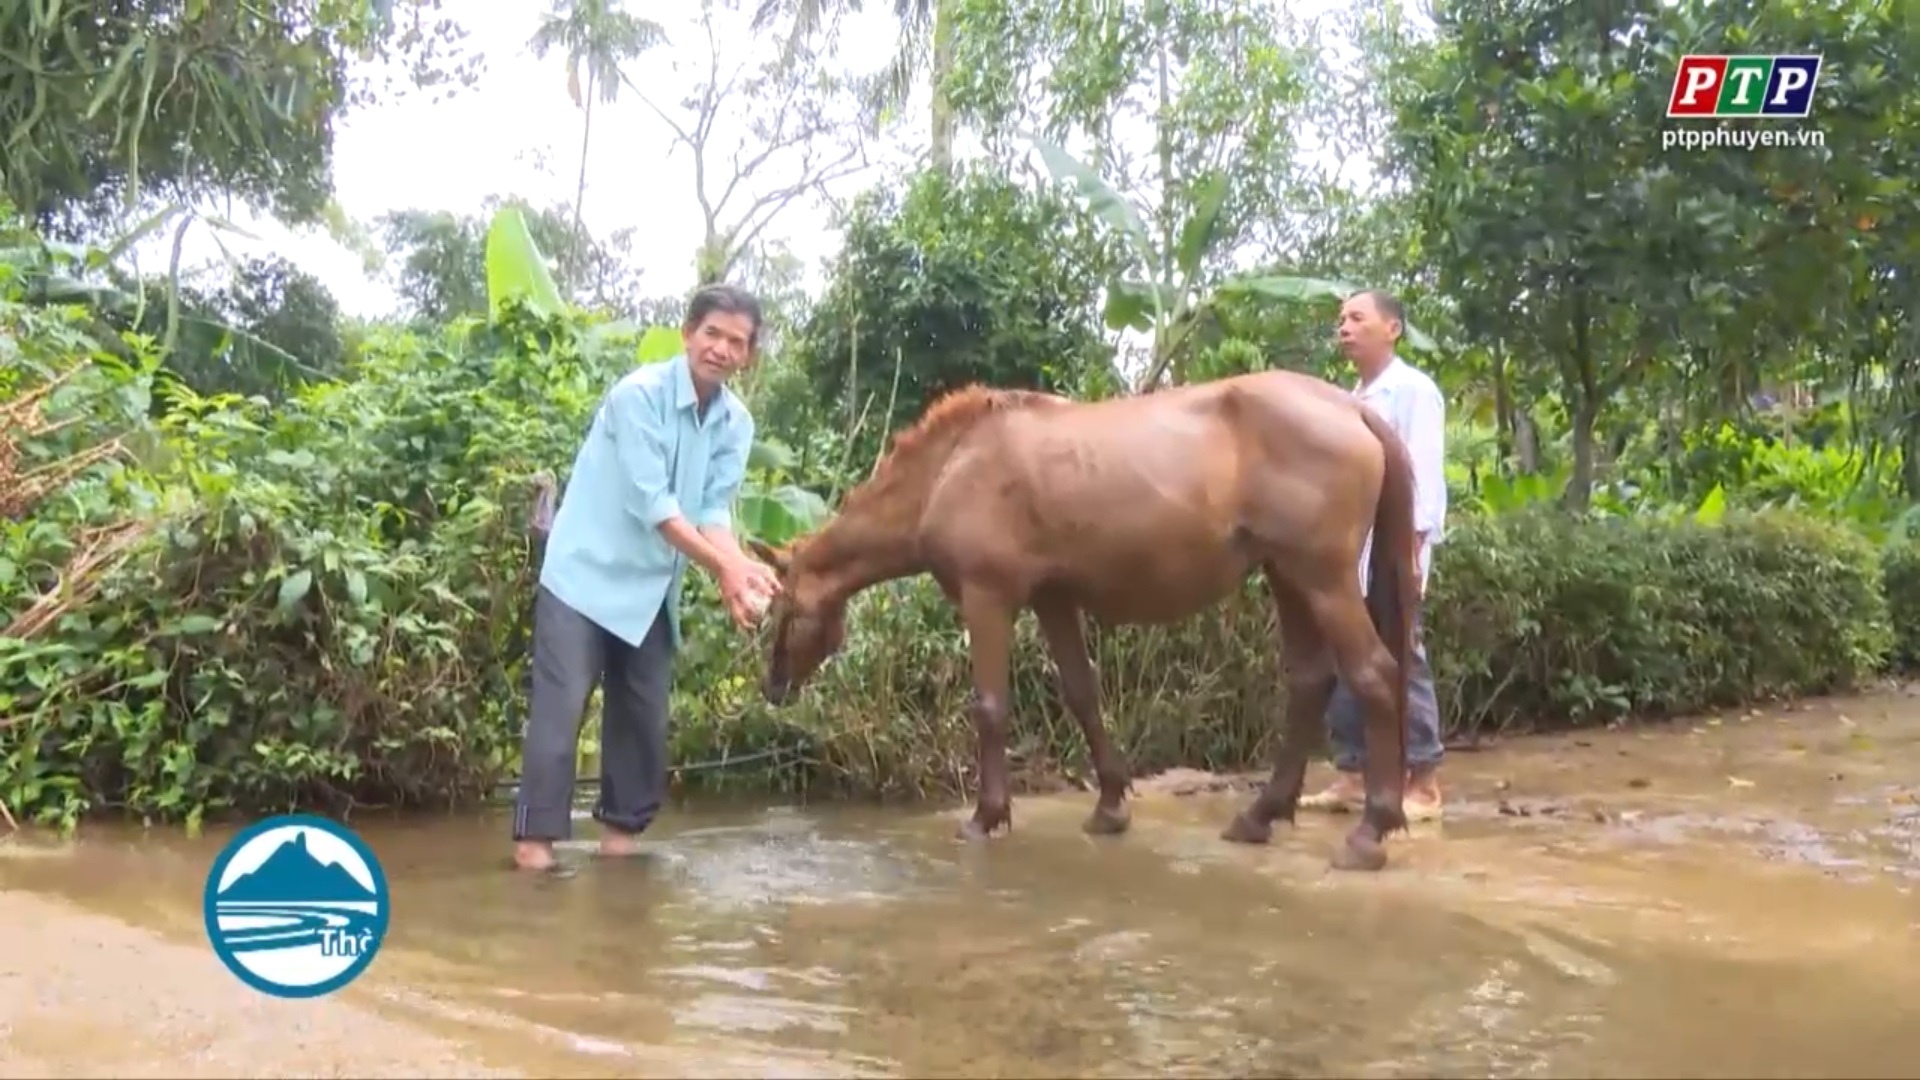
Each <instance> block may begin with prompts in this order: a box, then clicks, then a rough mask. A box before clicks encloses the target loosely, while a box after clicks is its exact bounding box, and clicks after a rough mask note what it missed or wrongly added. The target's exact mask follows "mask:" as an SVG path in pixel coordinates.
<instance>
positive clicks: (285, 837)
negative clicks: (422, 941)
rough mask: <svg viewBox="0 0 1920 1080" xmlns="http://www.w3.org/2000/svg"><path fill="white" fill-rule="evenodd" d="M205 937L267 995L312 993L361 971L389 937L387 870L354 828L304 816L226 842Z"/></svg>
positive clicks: (271, 821)
mask: <svg viewBox="0 0 1920 1080" xmlns="http://www.w3.org/2000/svg"><path fill="white" fill-rule="evenodd" d="M203 906H204V908H205V912H206V923H207V942H208V943H209V944H211V945H212V946H213V954H214V955H215V956H217V957H219V958H220V962H221V963H223V964H225V965H227V970H228V971H231V972H233V973H234V974H235V975H237V976H239V977H240V980H241V981H242V982H244V983H246V984H247V985H248V986H251V987H253V988H254V989H255V990H258V991H260V992H261V993H263V994H272V995H273V996H275V997H283V998H312V997H319V996H321V995H322V994H331V993H333V992H334V991H335V990H338V989H340V988H341V987H343V986H345V985H347V984H348V983H350V982H352V981H353V980H355V979H357V978H359V977H360V975H361V973H362V972H364V971H366V970H367V966H368V965H369V964H372V963H373V958H374V955H375V954H376V953H378V952H379V951H380V943H381V942H382V941H384V940H385V939H386V936H387V916H388V914H389V913H390V912H389V908H388V904H387V876H386V873H385V872H384V871H382V870H381V869H380V860H379V859H377V858H375V857H374V854H373V849H372V848H370V847H368V846H367V845H366V842H365V841H363V840H361V839H360V837H358V836H356V835H355V834H354V832H353V830H352V829H349V828H347V827H345V826H343V825H338V824H335V823H334V822H331V821H328V820H327V819H326V818H322V817H313V816H310V815H306V814H295V815H288V816H285V817H274V818H268V819H267V820H265V821H262V822H258V823H256V824H254V825H252V826H249V827H248V828H247V829H246V830H245V831H243V832H241V833H240V835H238V836H236V837H234V838H233V839H232V840H230V841H228V842H227V846H226V847H224V848H222V849H221V851H220V855H219V857H218V858H216V859H214V860H213V869H211V870H209V871H208V872H207V888H206V894H205V898H204V900H203Z"/></svg>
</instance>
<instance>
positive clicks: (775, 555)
mask: <svg viewBox="0 0 1920 1080" xmlns="http://www.w3.org/2000/svg"><path fill="white" fill-rule="evenodd" d="M747 550H748V551H751V552H753V557H754V558H756V559H759V560H760V561H761V562H763V563H766V564H767V565H768V566H771V567H773V568H774V569H775V570H777V571H779V572H780V573H782V574H785V573H786V572H787V567H788V565H789V564H791V563H792V561H793V560H792V558H791V557H790V556H789V555H788V554H787V552H785V551H783V550H781V549H779V548H776V547H772V546H769V545H768V544H766V543H765V542H763V541H760V540H748V541H747Z"/></svg>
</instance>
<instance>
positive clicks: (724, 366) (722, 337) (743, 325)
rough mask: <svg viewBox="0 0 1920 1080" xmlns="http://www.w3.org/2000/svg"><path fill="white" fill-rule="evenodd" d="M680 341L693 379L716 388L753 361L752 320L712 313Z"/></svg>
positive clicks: (735, 315)
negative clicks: (691, 370) (683, 346)
mask: <svg viewBox="0 0 1920 1080" xmlns="http://www.w3.org/2000/svg"><path fill="white" fill-rule="evenodd" d="M681 339H682V340H683V341H684V342H685V343H686V347H687V362H688V363H689V364H690V365H691V366H692V368H693V374H694V377H695V378H698V379H701V380H703V381H705V382H708V383H711V384H713V385H715V386H718V385H720V384H721V383H724V382H726V381H727V380H728V379H730V378H732V377H733V375H734V373H735V372H737V371H739V370H740V369H742V368H744V367H746V366H747V364H748V362H750V361H751V360H752V359H753V320H752V319H750V318H748V317H747V316H745V315H741V314H739V313H737V312H731V311H715V312H712V313H711V314H709V315H707V316H706V317H705V318H702V319H701V320H700V321H699V322H698V323H696V324H695V325H693V326H691V327H689V328H687V329H685V330H682V331H681Z"/></svg>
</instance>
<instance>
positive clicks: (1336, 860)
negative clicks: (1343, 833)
mask: <svg viewBox="0 0 1920 1080" xmlns="http://www.w3.org/2000/svg"><path fill="white" fill-rule="evenodd" d="M1330 861H1331V864H1332V866H1333V868H1334V869H1335V870H1360V871H1365V872H1368V873H1371V872H1374V871H1377V870H1382V869H1384V868H1385V867H1386V865H1387V849H1386V845H1384V844H1382V843H1381V842H1380V841H1378V840H1374V839H1371V838H1369V837H1364V836H1349V837H1347V842H1346V843H1344V844H1341V845H1340V846H1339V847H1337V848H1334V849H1333V858H1332V860H1330Z"/></svg>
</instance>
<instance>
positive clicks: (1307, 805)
mask: <svg viewBox="0 0 1920 1080" xmlns="http://www.w3.org/2000/svg"><path fill="white" fill-rule="evenodd" d="M1366 804H1367V787H1366V783H1365V782H1364V781H1362V780H1361V778H1360V774H1359V773H1350V772H1342V773H1338V774H1336V775H1335V776H1334V778H1333V783H1331V784H1328V785H1327V786H1326V787H1324V788H1322V789H1320V790H1319V791H1316V792H1314V793H1313V794H1311V795H1306V796H1302V797H1301V799H1300V809H1302V810H1321V811H1325V812H1329V813H1335V814H1345V813H1354V812H1358V811H1359V810H1360V809H1361V808H1362V807H1364V806H1366Z"/></svg>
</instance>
